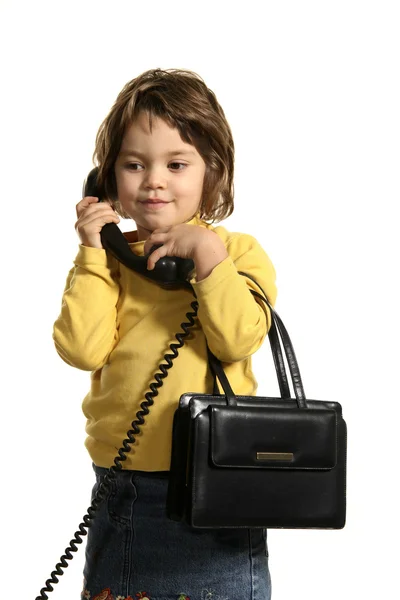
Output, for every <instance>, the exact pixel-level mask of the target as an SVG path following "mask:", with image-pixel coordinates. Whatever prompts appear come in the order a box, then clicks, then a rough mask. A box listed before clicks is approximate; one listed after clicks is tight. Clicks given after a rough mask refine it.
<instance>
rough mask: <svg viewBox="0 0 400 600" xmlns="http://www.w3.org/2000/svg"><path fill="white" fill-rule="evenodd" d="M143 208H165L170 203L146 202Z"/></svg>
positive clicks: (160, 201)
mask: <svg viewBox="0 0 400 600" xmlns="http://www.w3.org/2000/svg"><path fill="white" fill-rule="evenodd" d="M142 204H143V206H145V207H146V208H150V209H151V208H154V209H155V208H162V207H163V206H166V205H167V204H169V202H163V201H162V200H159V201H157V200H156V201H154V200H145V201H144V202H142Z"/></svg>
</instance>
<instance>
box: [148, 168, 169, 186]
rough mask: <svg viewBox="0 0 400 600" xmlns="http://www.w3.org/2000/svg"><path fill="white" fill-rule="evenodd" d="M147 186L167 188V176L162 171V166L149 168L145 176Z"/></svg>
mask: <svg viewBox="0 0 400 600" xmlns="http://www.w3.org/2000/svg"><path fill="white" fill-rule="evenodd" d="M145 186H146V188H150V189H153V188H165V186H166V179H165V176H163V174H162V173H161V169H160V168H156V167H152V168H149V169H147V172H146V177H145Z"/></svg>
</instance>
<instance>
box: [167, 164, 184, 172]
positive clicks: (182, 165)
mask: <svg viewBox="0 0 400 600" xmlns="http://www.w3.org/2000/svg"><path fill="white" fill-rule="evenodd" d="M170 164H171V165H180V166H181V167H186V166H187V165H186V164H185V163H179V162H173V163H170ZM176 170H177V171H183V169H176Z"/></svg>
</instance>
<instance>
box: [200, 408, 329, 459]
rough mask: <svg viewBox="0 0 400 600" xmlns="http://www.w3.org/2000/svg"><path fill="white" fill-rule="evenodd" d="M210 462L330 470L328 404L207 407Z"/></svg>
mask: <svg viewBox="0 0 400 600" xmlns="http://www.w3.org/2000/svg"><path fill="white" fill-rule="evenodd" d="M208 410H209V411H210V424H211V461H212V463H213V464H214V465H215V466H217V467H246V468H247V467H254V468H257V467H258V468H260V467H261V468H274V469H332V468H333V467H334V466H335V465H336V450H337V449H336V446H337V431H336V429H337V418H336V411H335V410H333V409H327V410H320V409H311V408H302V409H299V408H293V409H286V408H266V407H254V406H252V407H250V406H249V407H240V406H226V405H225V406H210V407H209V409H208Z"/></svg>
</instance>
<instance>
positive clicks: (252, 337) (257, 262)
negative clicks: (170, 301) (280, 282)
mask: <svg viewBox="0 0 400 600" xmlns="http://www.w3.org/2000/svg"><path fill="white" fill-rule="evenodd" d="M227 251H228V254H229V256H228V257H227V258H225V259H224V260H223V261H222V262H220V263H219V264H218V265H217V266H216V267H214V269H213V270H212V272H211V273H210V275H209V276H208V277H206V278H205V279H202V280H201V281H196V280H195V278H192V279H191V280H190V283H191V284H192V286H193V289H194V291H195V293H196V296H197V301H198V303H199V308H198V318H199V320H200V322H201V325H202V328H203V331H204V334H205V336H206V338H207V343H208V346H209V348H210V350H211V351H212V352H213V354H215V356H216V357H217V358H218V359H219V360H221V361H223V362H228V363H229V362H237V361H241V360H244V359H245V358H247V357H249V356H250V355H252V354H254V352H256V351H257V350H258V349H259V348H260V346H261V345H262V343H263V341H264V339H265V337H266V335H267V333H268V331H269V328H270V326H271V314H270V309H269V308H268V306H267V305H266V304H265V302H263V301H262V300H260V299H258V298H256V297H255V296H253V294H252V293H251V292H250V289H253V290H255V291H256V292H258V293H260V294H262V291H261V290H260V288H259V287H258V286H257V285H256V284H255V283H254V282H253V281H252V280H251V279H250V278H248V277H245V276H243V275H239V273H238V271H243V272H244V273H248V274H249V275H250V276H251V277H253V278H254V279H255V280H256V281H257V282H258V283H259V284H260V285H261V287H262V288H263V290H264V291H265V293H266V294H267V299H268V301H269V302H270V304H271V306H275V302H276V298H277V288H276V284H275V280H276V272H275V269H274V266H273V264H272V262H271V260H270V258H269V257H268V255H267V254H266V253H265V251H264V250H263V248H262V247H261V246H260V244H259V243H258V242H257V240H256V239H255V238H254V237H252V236H250V235H248V234H239V235H237V236H235V237H233V238H232V239H231V240H230V244H229V246H228V247H227Z"/></svg>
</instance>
